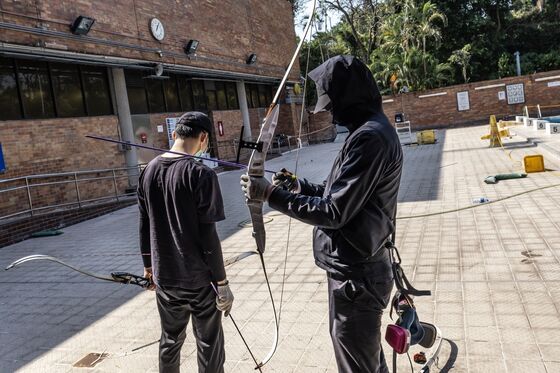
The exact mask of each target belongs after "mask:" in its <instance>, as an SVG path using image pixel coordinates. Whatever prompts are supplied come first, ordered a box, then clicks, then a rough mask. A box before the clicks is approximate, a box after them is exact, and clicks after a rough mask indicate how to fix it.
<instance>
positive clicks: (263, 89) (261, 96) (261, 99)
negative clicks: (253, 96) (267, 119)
mask: <svg viewBox="0 0 560 373" xmlns="http://www.w3.org/2000/svg"><path fill="white" fill-rule="evenodd" d="M257 87H258V91H259V104H260V105H259V107H266V105H267V102H268V101H267V100H266V91H267V89H266V87H267V86H265V85H262V84H259V85H258V86H257Z"/></svg>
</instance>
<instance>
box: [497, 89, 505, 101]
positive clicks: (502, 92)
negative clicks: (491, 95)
mask: <svg viewBox="0 0 560 373" xmlns="http://www.w3.org/2000/svg"><path fill="white" fill-rule="evenodd" d="M505 99H506V91H500V92H498V100H500V101H504V100H505Z"/></svg>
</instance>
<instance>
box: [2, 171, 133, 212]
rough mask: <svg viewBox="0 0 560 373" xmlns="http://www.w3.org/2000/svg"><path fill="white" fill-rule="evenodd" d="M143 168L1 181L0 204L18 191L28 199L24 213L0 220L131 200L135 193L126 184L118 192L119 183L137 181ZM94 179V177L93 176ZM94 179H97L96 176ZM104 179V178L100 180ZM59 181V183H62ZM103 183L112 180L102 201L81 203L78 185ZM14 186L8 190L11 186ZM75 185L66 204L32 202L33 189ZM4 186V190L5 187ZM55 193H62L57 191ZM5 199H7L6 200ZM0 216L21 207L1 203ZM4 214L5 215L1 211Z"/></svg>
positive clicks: (81, 172)
mask: <svg viewBox="0 0 560 373" xmlns="http://www.w3.org/2000/svg"><path fill="white" fill-rule="evenodd" d="M143 166H144V165H143V164H140V165H138V166H135V167H120V168H106V169H99V170H85V171H75V172H60V173H50V174H38V175H29V176H20V177H16V178H12V179H4V180H0V200H2V201H9V199H8V197H9V194H10V193H11V194H12V195H13V194H17V193H18V191H22V190H25V192H26V195H27V197H26V198H25V199H26V200H27V201H26V202H27V207H26V208H25V209H19V211H16V212H11V213H9V214H4V215H0V220H3V219H8V218H13V217H16V216H19V215H24V214H28V215H30V216H33V215H34V214H36V213H38V212H40V211H44V210H49V209H57V208H62V207H65V208H68V207H69V206H73V207H74V208H76V207H77V208H82V207H84V206H85V205H88V204H91V203H94V202H98V201H102V200H111V199H113V200H116V201H117V202H119V201H120V199H122V198H124V197H129V196H134V195H135V194H136V191H135V190H134V191H129V190H127V189H129V188H128V186H129V185H130V184H129V181H127V182H126V186H125V187H124V188H121V189H124V192H121V191H119V182H118V180H120V179H129V180H134V179H136V180H138V176H139V175H140V171H141V169H142V167H143ZM92 175H93V176H92ZM95 175H97V176H95ZM101 175H103V176H101ZM45 179H46V180H49V179H51V180H52V179H55V181H45ZM61 179H62V180H61ZM102 180H112V189H113V190H112V191H111V193H110V194H108V195H103V196H101V197H95V198H87V199H84V198H83V196H82V192H83V191H84V190H83V187H82V191H80V183H85V182H88V183H91V182H99V181H102ZM14 184H15V185H16V186H11V185H14ZM69 184H73V185H74V188H73V189H74V191H75V200H74V199H72V200H66V201H63V202H60V203H48V204H46V205H42V206H37V205H38V204H39V203H35V202H37V201H34V199H33V194H34V193H33V190H34V189H35V188H41V187H42V188H45V187H47V188H57V187H59V186H60V187H63V186H64V185H69ZM4 186H6V187H4ZM51 191H53V195H54V194H56V190H51ZM58 192H61V191H60V190H59V191H58ZM6 196H8V197H6ZM13 200H14V201H16V202H17V196H16V197H14V198H13ZM0 205H1V208H0V214H3V212H2V210H12V211H13V210H18V207H19V206H21V204H18V206H17V207H15V208H14V206H13V205H10V204H9V203H6V202H4V203H1V204H0ZM4 213H5V211H4Z"/></svg>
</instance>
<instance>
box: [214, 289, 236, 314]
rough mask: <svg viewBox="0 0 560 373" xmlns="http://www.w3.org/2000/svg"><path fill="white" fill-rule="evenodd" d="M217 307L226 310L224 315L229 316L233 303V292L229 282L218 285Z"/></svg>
mask: <svg viewBox="0 0 560 373" xmlns="http://www.w3.org/2000/svg"><path fill="white" fill-rule="evenodd" d="M216 291H217V295H216V308H217V309H218V310H220V311H222V312H224V316H226V317H227V316H229V312H230V311H231V306H232V305H233V299H234V298H233V293H232V292H231V289H230V288H229V283H226V284H224V285H218V286H217V290H216Z"/></svg>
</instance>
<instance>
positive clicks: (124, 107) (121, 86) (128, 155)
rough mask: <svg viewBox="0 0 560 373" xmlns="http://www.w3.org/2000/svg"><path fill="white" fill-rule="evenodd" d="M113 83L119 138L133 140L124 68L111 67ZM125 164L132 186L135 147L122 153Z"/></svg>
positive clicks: (135, 178) (136, 158)
mask: <svg viewBox="0 0 560 373" xmlns="http://www.w3.org/2000/svg"><path fill="white" fill-rule="evenodd" d="M111 70H112V74H113V84H114V86H115V101H116V103H117V113H118V117H119V128H120V132H121V137H122V138H121V140H122V141H129V142H134V129H133V127H132V117H131V115H130V107H129V106H128V93H127V92H126V81H125V78H124V70H123V69H122V68H112V69H111ZM124 157H125V159H126V166H127V167H131V169H129V170H128V184H129V185H130V186H131V187H133V186H136V185H137V184H138V168H137V166H138V157H137V155H136V148H135V147H134V146H131V147H130V149H126V150H125V153H124Z"/></svg>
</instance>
